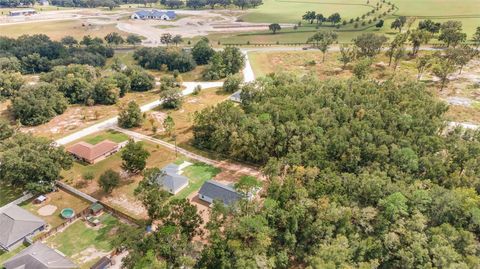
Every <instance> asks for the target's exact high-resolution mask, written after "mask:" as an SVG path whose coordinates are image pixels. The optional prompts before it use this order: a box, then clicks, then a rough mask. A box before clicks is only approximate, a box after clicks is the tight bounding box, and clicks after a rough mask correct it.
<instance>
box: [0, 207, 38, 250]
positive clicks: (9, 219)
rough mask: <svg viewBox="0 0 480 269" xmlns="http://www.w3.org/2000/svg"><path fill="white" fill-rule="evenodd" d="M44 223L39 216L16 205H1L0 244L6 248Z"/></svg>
mask: <svg viewBox="0 0 480 269" xmlns="http://www.w3.org/2000/svg"><path fill="white" fill-rule="evenodd" d="M44 225H45V221H43V220H42V219H41V218H39V217H37V216H35V215H33V214H32V213H30V212H28V211H27V210H25V209H23V208H21V207H19V206H17V205H9V206H6V207H3V208H2V209H0V227H1V229H0V246H2V247H4V248H8V247H9V246H10V245H12V244H13V243H15V242H17V241H18V240H21V239H22V238H24V237H25V236H27V235H29V234H31V233H32V232H33V231H35V230H37V229H39V228H40V227H42V226H44Z"/></svg>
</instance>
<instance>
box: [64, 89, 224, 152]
mask: <svg viewBox="0 0 480 269" xmlns="http://www.w3.org/2000/svg"><path fill="white" fill-rule="evenodd" d="M182 85H183V86H184V87H185V89H184V90H183V91H182V94H183V95H189V94H191V93H192V92H193V91H194V89H195V87H196V86H197V85H200V86H201V87H202V89H208V88H215V87H221V86H222V85H223V82H184V83H183V84H182ZM161 103H162V101H160V100H155V101H153V102H151V103H148V104H145V105H143V106H141V107H140V109H141V110H142V112H145V111H149V110H152V109H154V108H155V107H157V106H159V105H160V104H161ZM116 125H117V116H115V117H113V118H110V119H107V120H104V121H102V122H99V123H96V124H94V125H91V126H89V127H87V128H85V129H82V130H80V131H78V132H75V133H72V134H70V135H67V136H65V137H63V138H60V139H58V140H56V141H55V142H56V143H57V144H59V145H66V144H68V143H71V142H73V141H75V140H78V139H80V138H82V137H85V136H87V135H90V134H93V133H96V132H99V131H103V130H106V129H109V128H112V127H114V126H116Z"/></svg>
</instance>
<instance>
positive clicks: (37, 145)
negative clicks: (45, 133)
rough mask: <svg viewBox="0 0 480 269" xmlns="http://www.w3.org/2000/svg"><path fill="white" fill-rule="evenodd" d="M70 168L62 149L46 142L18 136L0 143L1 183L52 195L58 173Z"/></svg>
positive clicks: (68, 159)
mask: <svg viewBox="0 0 480 269" xmlns="http://www.w3.org/2000/svg"><path fill="white" fill-rule="evenodd" d="M72 164H73V161H72V158H71V157H70V155H69V154H68V153H66V152H65V150H64V149H63V147H56V146H54V144H53V142H52V141H50V140H47V139H45V138H38V137H34V136H32V135H30V134H22V133H17V134H15V135H13V136H11V137H10V138H7V139H5V140H3V141H1V142H0V181H4V182H7V183H10V184H12V185H14V186H17V187H20V188H23V189H25V190H29V191H32V192H35V193H37V192H38V193H45V192H48V191H51V190H52V189H53V187H54V181H55V180H58V179H59V178H60V171H62V169H69V168H70V167H71V166H72Z"/></svg>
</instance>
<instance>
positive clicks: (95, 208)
mask: <svg viewBox="0 0 480 269" xmlns="http://www.w3.org/2000/svg"><path fill="white" fill-rule="evenodd" d="M89 211H90V214H91V215H94V216H98V215H100V214H101V213H102V212H103V205H101V204H100V203H93V204H92V205H91V206H90V210H89Z"/></svg>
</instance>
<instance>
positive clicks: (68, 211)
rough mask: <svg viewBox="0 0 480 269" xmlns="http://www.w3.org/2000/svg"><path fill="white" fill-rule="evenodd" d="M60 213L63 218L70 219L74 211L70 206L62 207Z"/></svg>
mask: <svg viewBox="0 0 480 269" xmlns="http://www.w3.org/2000/svg"><path fill="white" fill-rule="evenodd" d="M60 215H62V217H63V218H64V219H71V218H73V216H75V211H74V210H73V209H71V208H64V209H62V212H60Z"/></svg>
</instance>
